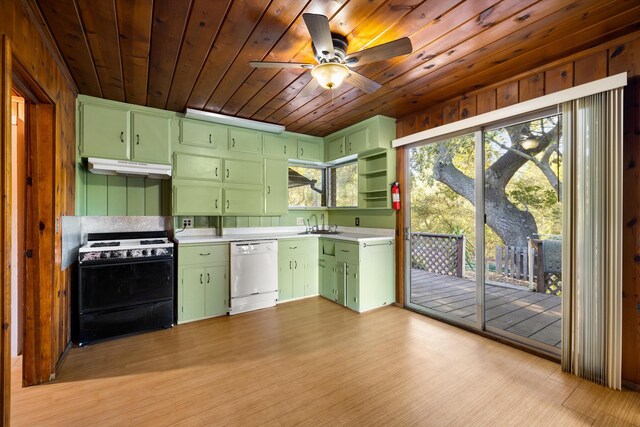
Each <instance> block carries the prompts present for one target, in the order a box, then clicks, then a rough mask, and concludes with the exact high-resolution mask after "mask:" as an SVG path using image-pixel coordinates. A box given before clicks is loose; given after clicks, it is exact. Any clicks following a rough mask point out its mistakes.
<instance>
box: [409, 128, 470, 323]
mask: <svg viewBox="0 0 640 427" xmlns="http://www.w3.org/2000/svg"><path fill="white" fill-rule="evenodd" d="M475 146H476V134H475V133H470V134H466V135H461V136H458V137H455V138H451V139H447V140H444V141H440V142H438V143H434V144H429V145H423V146H420V147H415V148H412V149H410V150H409V159H408V166H409V171H410V173H409V175H408V176H409V180H410V183H409V186H410V188H411V190H410V198H411V200H410V204H409V206H410V208H409V215H410V224H411V227H410V235H411V236H410V237H411V238H410V254H411V255H410V260H409V264H410V265H409V266H408V267H409V268H410V271H411V275H410V277H409V287H408V293H407V296H408V298H407V301H408V305H409V306H410V307H412V308H414V309H417V310H419V311H424V312H426V313H428V314H430V315H432V316H435V317H439V318H444V319H447V320H452V321H457V322H461V323H464V324H465V325H468V326H473V327H477V326H478V309H479V305H478V299H477V295H478V292H477V287H476V224H475V222H476V216H477V213H476V207H475V196H474V194H475V188H476V180H475V169H476V149H475Z"/></svg>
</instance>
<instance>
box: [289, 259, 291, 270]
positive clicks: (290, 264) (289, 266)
mask: <svg viewBox="0 0 640 427" xmlns="http://www.w3.org/2000/svg"><path fill="white" fill-rule="evenodd" d="M289 270H291V261H289Z"/></svg>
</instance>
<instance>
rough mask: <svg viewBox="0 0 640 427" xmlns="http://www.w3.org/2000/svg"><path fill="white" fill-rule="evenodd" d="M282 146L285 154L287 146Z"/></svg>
mask: <svg viewBox="0 0 640 427" xmlns="http://www.w3.org/2000/svg"><path fill="white" fill-rule="evenodd" d="M282 148H284V154H287V146H286V145H285V146H284V147H282Z"/></svg>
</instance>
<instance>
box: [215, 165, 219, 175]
mask: <svg viewBox="0 0 640 427" xmlns="http://www.w3.org/2000/svg"><path fill="white" fill-rule="evenodd" d="M215 175H216V177H217V176H218V168H217V167H216V172H215Z"/></svg>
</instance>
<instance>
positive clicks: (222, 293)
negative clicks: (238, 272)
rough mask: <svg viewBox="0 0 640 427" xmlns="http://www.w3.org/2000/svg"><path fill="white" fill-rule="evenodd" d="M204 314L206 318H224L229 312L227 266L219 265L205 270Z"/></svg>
mask: <svg viewBox="0 0 640 427" xmlns="http://www.w3.org/2000/svg"><path fill="white" fill-rule="evenodd" d="M204 273H205V276H206V280H205V298H204V314H205V316H206V317H213V316H223V315H225V314H227V312H228V311H229V280H227V277H228V276H227V266H226V265H217V266H213V267H209V268H207V269H205V272H204Z"/></svg>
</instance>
